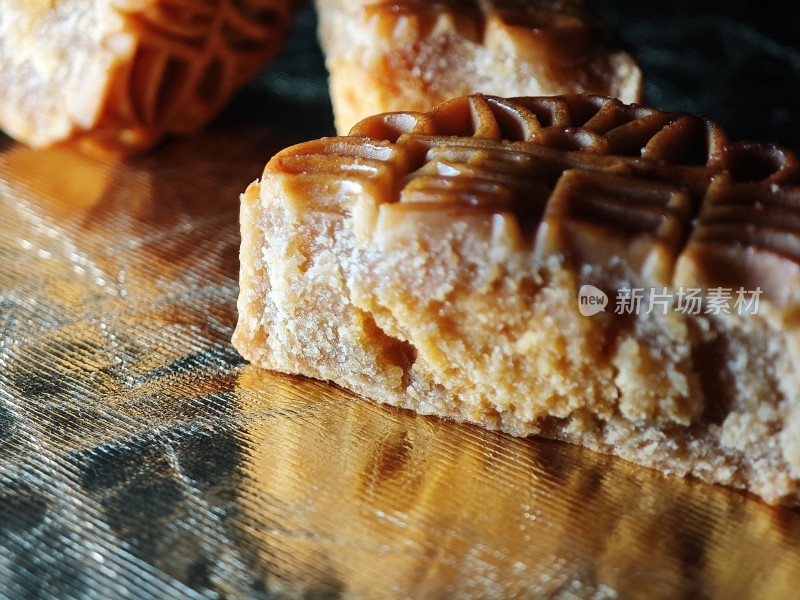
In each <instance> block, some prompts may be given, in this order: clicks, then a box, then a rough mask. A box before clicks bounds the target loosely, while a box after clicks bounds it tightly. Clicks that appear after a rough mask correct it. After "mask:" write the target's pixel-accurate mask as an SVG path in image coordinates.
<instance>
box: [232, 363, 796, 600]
mask: <svg viewBox="0 0 800 600" xmlns="http://www.w3.org/2000/svg"><path fill="white" fill-rule="evenodd" d="M237 394H238V395H239V396H240V398H241V402H242V407H243V409H244V410H245V412H249V411H252V410H256V409H257V410H259V411H264V413H263V414H264V417H262V418H260V419H258V420H257V421H255V422H253V424H252V427H251V428H249V431H248V433H247V439H248V446H249V458H248V460H247V461H246V462H245V463H244V465H243V471H244V473H245V477H244V479H243V483H242V486H243V487H242V504H243V507H244V509H245V510H246V521H245V522H246V523H247V531H248V533H249V534H250V535H252V536H254V537H256V538H257V539H259V540H260V544H261V546H260V557H261V559H262V560H263V561H264V562H265V563H268V564H269V565H270V567H271V568H272V569H273V570H275V571H276V572H277V573H280V574H281V577H282V578H283V579H284V580H285V582H286V584H287V585H289V586H296V585H298V584H299V585H302V586H306V587H308V588H309V589H319V588H320V587H323V588H324V587H325V586H327V587H329V588H332V589H333V588H335V589H341V590H345V591H346V592H347V594H346V595H353V596H354V597H366V598H385V597H412V598H414V597H416V598H419V597H435V596H438V595H440V594H441V593H442V591H443V590H448V591H451V592H454V593H455V592H456V591H457V592H458V593H463V594H467V595H470V596H476V597H486V596H488V597H495V598H505V597H511V596H512V595H513V594H520V595H522V596H533V597H541V596H547V597H549V596H553V595H559V594H562V595H564V596H569V595H570V594H575V596H576V597H581V598H583V597H613V596H615V595H621V596H623V597H624V596H626V595H631V594H633V593H634V592H637V593H642V592H645V591H646V594H647V597H650V598H673V597H676V596H679V595H681V594H686V595H688V596H690V597H695V596H698V595H700V596H713V597H720V598H724V597H732V596H734V595H736V596H739V595H745V596H754V597H755V596H758V597H773V598H779V597H788V596H790V595H791V594H793V593H795V591H796V589H797V588H796V586H797V582H798V577H800V547H798V545H797V543H796V542H797V539H798V534H800V515H798V514H797V513H795V512H790V511H788V510H785V509H773V508H770V507H767V506H765V505H763V504H761V503H759V502H757V501H755V500H752V499H749V498H746V497H744V496H742V495H740V494H737V493H735V492H731V491H729V490H726V489H723V488H717V487H711V486H708V485H705V484H702V483H698V482H693V481H683V480H680V479H676V478H669V477H663V476H661V475H660V474H658V473H654V472H651V471H646V470H642V469H640V468H637V467H634V466H632V465H628V464H626V463H624V462H622V461H619V460H615V459H612V458H610V457H605V456H600V455H597V454H594V453H591V452H586V451H584V450H582V449H579V448H576V447H572V446H569V445H565V444H560V443H556V442H551V441H546V440H540V439H517V438H512V437H509V436H506V435H503V434H500V433H494V432H488V431H483V430H480V429H478V428H474V427H471V426H462V425H455V424H451V423H447V422H443V421H439V420H435V419H432V418H427V417H421V416H418V415H414V414H412V413H409V412H405V411H399V410H396V409H393V408H389V407H382V406H378V405H375V404H372V403H370V402H367V401H363V400H358V399H355V398H353V397H351V396H350V395H349V394H347V393H345V392H343V391H340V390H338V389H336V388H333V387H330V386H328V385H325V384H321V383H316V382H310V381H303V380H296V379H290V378H287V377H280V376H276V375H273V374H270V373H264V372H259V371H258V370H256V369H254V368H252V367H249V366H247V367H244V368H243V370H242V372H241V376H240V379H239V389H238V390H237ZM257 407H258V408H257Z"/></svg>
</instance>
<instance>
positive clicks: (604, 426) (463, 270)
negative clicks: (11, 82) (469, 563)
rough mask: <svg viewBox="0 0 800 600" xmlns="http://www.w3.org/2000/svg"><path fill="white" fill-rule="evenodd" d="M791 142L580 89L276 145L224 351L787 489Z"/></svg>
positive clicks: (799, 490) (780, 496) (792, 333)
mask: <svg viewBox="0 0 800 600" xmlns="http://www.w3.org/2000/svg"><path fill="white" fill-rule="evenodd" d="M798 171H800V167H798V162H797V160H796V158H795V157H794V156H793V155H792V154H791V153H790V152H789V151H788V150H785V149H782V148H780V147H777V146H773V145H768V144H758V143H745V142H730V141H729V140H728V139H727V138H726V136H725V134H724V133H723V132H722V131H721V130H720V128H719V127H718V126H717V125H716V124H715V123H714V122H713V121H711V120H709V119H707V118H703V117H700V116H696V115H687V114H680V113H671V112H661V111H658V110H653V109H650V108H644V107H640V106H635V105H632V106H631V105H625V104H622V103H621V102H619V101H618V100H615V99H611V98H606V97H600V96H593V95H567V96H561V97H549V98H514V99H501V98H497V97H487V96H480V95H476V96H471V97H463V98H459V99H455V100H452V101H450V102H447V103H445V104H442V105H440V106H438V107H436V108H435V109H434V110H433V111H431V112H428V113H415V112H407V113H394V114H385V115H378V116H375V117H372V118H368V119H366V120H364V121H362V122H361V123H359V124H358V125H357V126H356V127H355V128H354V129H353V131H352V132H351V135H350V136H347V137H334V138H324V139H321V140H317V141H312V142H307V143H304V144H300V145H297V146H293V147H291V148H288V149H286V150H284V151H282V152H280V153H279V154H277V155H276V156H275V157H273V158H272V159H271V160H270V162H269V164H267V166H266V169H265V171H264V174H263V179H262V180H261V182H260V183H258V182H257V183H254V184H252V185H251V186H250V188H249V189H248V190H247V192H246V193H245V194H244V195H243V197H242V209H241V227H242V247H241V295H240V296H239V304H238V307H239V322H238V326H237V329H236V332H235V335H234V344H235V346H236V348H237V349H238V350H239V351H240V352H241V353H242V354H243V355H244V357H246V358H247V359H248V360H250V361H252V362H254V363H255V364H257V365H261V366H263V367H267V368H269V369H275V370H278V371H283V372H287V373H300V374H304V375H308V376H311V377H316V378H319V379H324V380H330V381H333V382H336V383H337V384H339V385H341V386H343V387H345V388H347V389H350V390H353V391H355V392H357V393H359V394H362V395H363V396H366V397H368V398H372V399H373V400H376V401H378V402H382V403H387V404H391V405H394V406H399V407H404V408H408V409H412V410H415V411H418V412H420V413H425V414H432V415H438V416H440V417H445V418H448V419H453V420H455V421H468V422H471V423H476V424H478V425H482V426H484V427H488V428H491V429H501V430H503V431H506V432H508V433H510V434H513V435H517V436H525V435H530V434H537V435H543V436H547V437H550V438H555V439H559V440H565V441H568V442H572V443H575V444H580V445H583V446H586V447H588V448H591V449H593V450H597V451H600V452H605V453H611V454H615V455H618V456H621V457H623V458H625V459H627V460H630V461H632V462H635V463H638V464H641V465H644V466H647V467H652V468H656V469H660V470H662V471H665V472H668V473H675V474H678V475H687V474H691V475H694V476H696V477H699V478H701V479H704V480H706V481H709V482H716V483H721V484H725V485H728V486H733V487H737V488H742V489H747V490H750V491H751V492H753V493H755V494H758V495H760V496H762V497H763V498H764V499H766V500H767V501H768V502H797V501H798V500H799V499H800V345H799V342H800V336H798V333H799V332H800V321H798V315H800V310H799V309H800V188H798V187H797V185H796V182H797V181H798Z"/></svg>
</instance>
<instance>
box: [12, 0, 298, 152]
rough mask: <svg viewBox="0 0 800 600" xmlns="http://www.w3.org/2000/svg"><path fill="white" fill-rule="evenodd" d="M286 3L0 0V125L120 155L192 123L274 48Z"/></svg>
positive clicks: (204, 117)
mask: <svg viewBox="0 0 800 600" xmlns="http://www.w3.org/2000/svg"><path fill="white" fill-rule="evenodd" d="M293 4H294V2H293V0H211V1H210V2H194V1H191V0H177V1H176V0H113V1H112V2H101V1H99V0H90V1H83V0H81V1H79V0H58V1H57V2H50V1H44V0H36V1H33V2H31V1H29V0H24V1H23V0H0V128H2V129H3V130H4V131H5V132H6V133H8V134H9V135H11V136H12V137H14V138H16V139H18V140H20V141H23V142H26V143H28V144H31V145H33V146H48V145H52V144H56V143H75V144H76V145H78V146H80V147H82V148H85V149H90V150H94V151H96V152H102V153H111V154H122V155H124V154H129V153H131V152H135V151H137V150H141V149H143V148H147V147H148V146H151V145H152V144H154V143H155V142H157V141H158V140H159V139H160V138H161V137H162V136H163V135H165V134H183V133H188V132H192V131H195V130H197V129H199V128H200V127H202V126H203V125H204V124H205V123H206V122H207V121H208V120H209V119H210V118H211V117H212V116H214V115H215V114H216V113H217V112H218V111H219V109H220V108H221V107H222V106H223V104H224V103H225V102H226V101H227V100H228V99H229V98H230V96H231V95H232V94H233V92H234V91H235V90H236V89H237V88H238V87H239V86H240V85H241V84H242V83H244V81H246V80H247V79H249V78H250V77H252V76H253V75H255V74H256V73H257V72H258V70H259V69H260V68H261V67H262V66H263V65H264V63H265V62H266V61H267V60H268V59H269V58H271V57H272V56H273V55H274V54H275V53H276V52H277V51H278V49H279V48H280V46H281V44H282V41H283V38H284V36H285V34H286V33H287V30H288V27H289V20H290V16H291V12H292V6H293Z"/></svg>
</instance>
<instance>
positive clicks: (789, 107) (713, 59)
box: [226, 0, 800, 152]
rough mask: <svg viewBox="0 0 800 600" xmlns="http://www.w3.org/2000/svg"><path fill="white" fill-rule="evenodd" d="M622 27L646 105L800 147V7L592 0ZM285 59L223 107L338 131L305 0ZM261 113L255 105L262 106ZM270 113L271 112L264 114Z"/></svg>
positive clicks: (743, 0) (733, 0) (746, 0)
mask: <svg viewBox="0 0 800 600" xmlns="http://www.w3.org/2000/svg"><path fill="white" fill-rule="evenodd" d="M586 4H587V6H588V7H589V8H590V9H591V10H592V11H593V12H595V13H597V14H598V15H599V16H600V17H602V18H603V19H604V20H605V21H607V22H608V23H609V24H611V25H612V26H614V27H615V28H616V29H617V30H618V31H619V33H620V35H621V37H622V39H623V41H624V43H625V45H626V46H627V47H628V49H629V50H630V51H631V52H632V53H633V54H634V55H635V56H636V58H637V60H638V61H639V64H640V65H641V67H642V71H643V74H644V103H645V104H648V105H652V106H655V107H658V108H663V109H669V110H681V111H686V112H699V113H702V114H705V115H707V116H710V117H712V118H714V119H715V120H717V121H718V122H719V123H720V124H721V125H722V126H723V127H724V128H725V130H726V131H727V132H728V134H729V135H730V137H731V138H733V139H758V140H762V141H773V142H778V143H780V144H783V145H786V146H789V147H791V148H792V149H793V150H795V151H796V152H800V17H798V12H799V11H800V4H797V3H790V2H770V1H766V2H763V1H762V2H756V1H752V0H728V1H712V2H702V1H695V2H692V1H690V0H673V1H664V2H643V1H641V0H587V1H586ZM295 27H296V32H295V34H294V35H293V36H292V37H291V38H290V40H289V43H288V45H287V47H286V49H285V50H284V52H283V53H282V54H281V56H280V57H279V58H278V60H277V61H276V62H274V63H273V64H272V65H271V66H270V67H269V68H268V69H267V70H266V71H265V72H264V73H263V75H262V76H261V77H260V78H259V80H257V81H256V82H254V83H253V84H252V85H251V86H249V88H248V89H247V90H245V91H244V92H243V93H242V94H241V95H240V96H239V98H238V99H237V101H236V102H235V103H234V104H233V106H232V108H231V109H230V110H229V111H228V112H227V113H226V118H237V115H238V116H241V115H244V114H248V115H252V114H253V111H251V110H242V109H243V108H251V109H253V108H257V106H253V105H254V104H256V105H261V106H267V107H274V108H277V109H284V110H288V112H290V113H291V112H292V111H298V110H301V111H302V113H303V115H302V117H300V116H298V118H300V119H302V122H303V125H304V126H306V127H308V126H312V125H314V126H316V127H317V129H318V130H320V131H322V132H324V133H332V132H333V125H332V116H331V108H330V102H329V99H328V93H327V88H326V81H325V69H324V65H323V59H322V54H321V52H320V50H319V47H318V45H317V43H316V39H315V37H314V28H315V15H314V14H313V11H312V9H311V8H310V7H308V6H307V7H306V8H305V9H304V10H303V11H302V12H301V13H300V15H299V16H298V19H297V23H296V26H295ZM256 112H257V111H256ZM266 120H268V116H267V115H265V121H266Z"/></svg>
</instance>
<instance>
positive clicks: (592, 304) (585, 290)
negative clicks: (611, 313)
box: [578, 285, 608, 317]
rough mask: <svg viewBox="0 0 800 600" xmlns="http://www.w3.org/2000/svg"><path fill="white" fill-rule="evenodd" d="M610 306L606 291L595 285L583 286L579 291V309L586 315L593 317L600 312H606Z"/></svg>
mask: <svg viewBox="0 0 800 600" xmlns="http://www.w3.org/2000/svg"><path fill="white" fill-rule="evenodd" d="M606 306H608V296H606V293H605V292H604V291H603V290H601V289H599V288H596V287H594V286H593V285H584V286H581V289H580V290H579V291H578V310H580V311H581V314H582V315H583V316H584V317H591V316H594V315H596V314H597V313H599V312H605V310H606Z"/></svg>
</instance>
